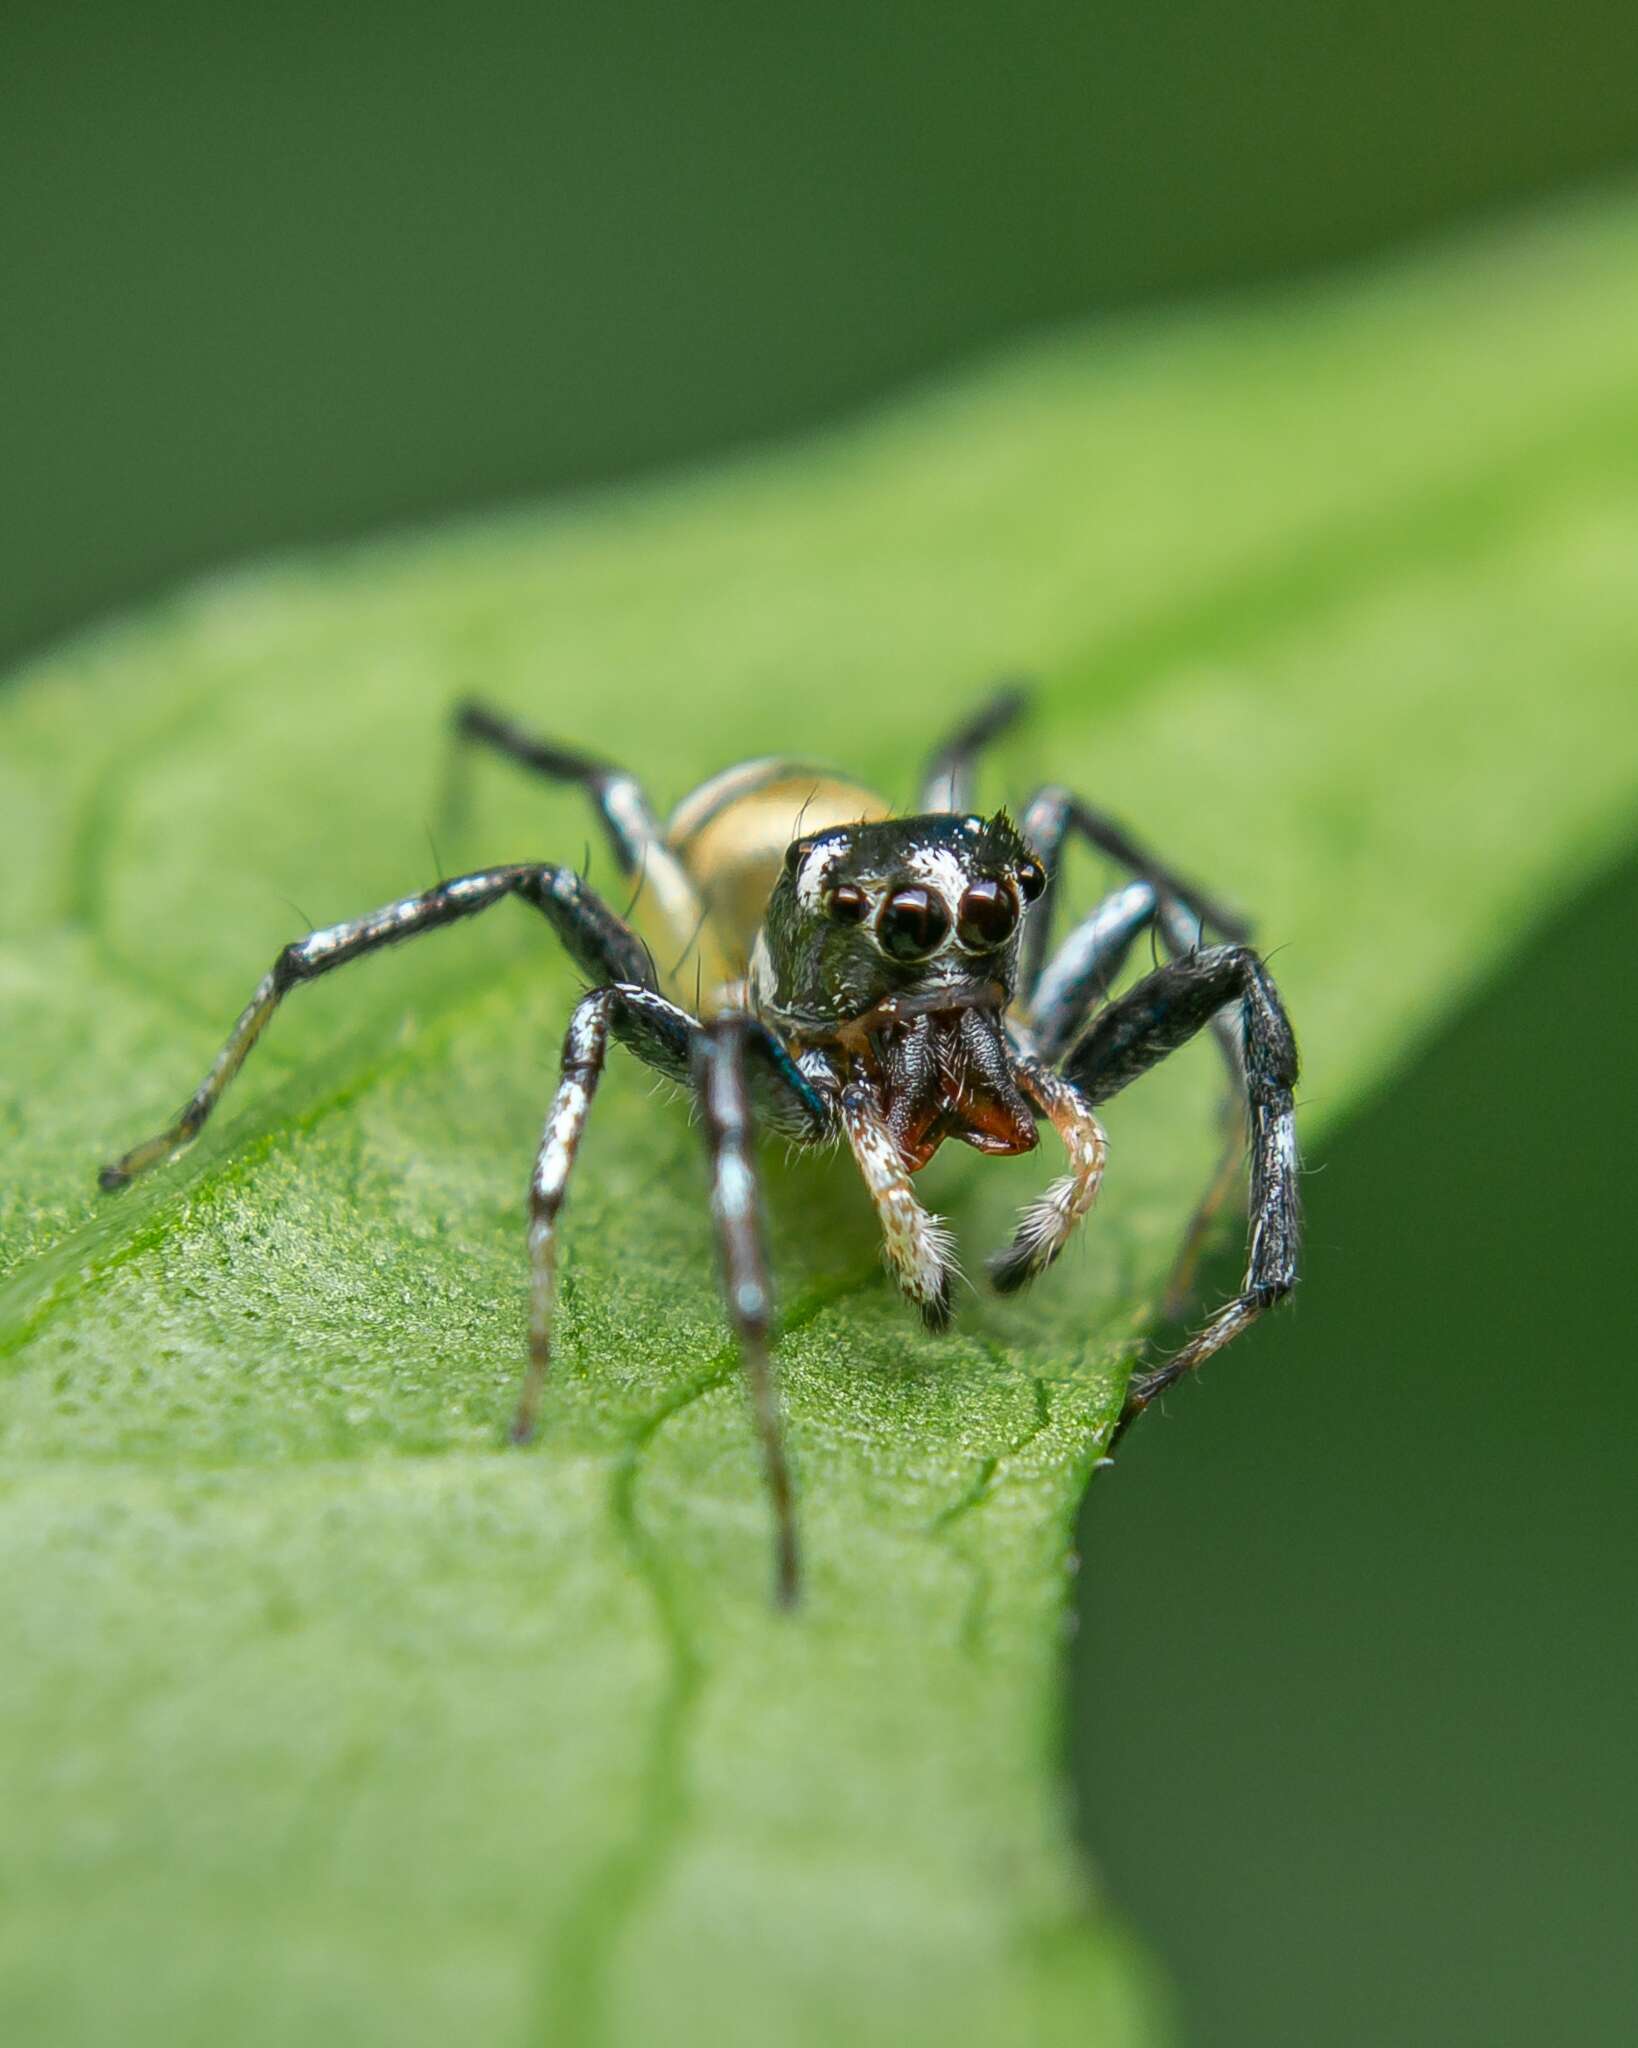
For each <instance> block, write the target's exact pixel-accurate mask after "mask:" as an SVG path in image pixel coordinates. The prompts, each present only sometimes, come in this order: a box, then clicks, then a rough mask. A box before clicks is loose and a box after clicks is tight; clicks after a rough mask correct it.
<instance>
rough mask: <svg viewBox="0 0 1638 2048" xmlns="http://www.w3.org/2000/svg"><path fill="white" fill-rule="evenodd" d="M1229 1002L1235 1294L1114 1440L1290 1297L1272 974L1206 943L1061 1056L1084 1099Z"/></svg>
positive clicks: (1293, 1217)
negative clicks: (1242, 1171) (1237, 1140)
mask: <svg viewBox="0 0 1638 2048" xmlns="http://www.w3.org/2000/svg"><path fill="white" fill-rule="evenodd" d="M1235 1002H1238V1004H1239V1006H1240V1015H1241V1036H1242V1042H1243V1045H1244V1057H1245V1099H1246V1107H1247V1110H1248V1112H1249V1118H1250V1127H1251V1235H1250V1245H1249V1249H1248V1253H1247V1261H1246V1273H1245V1278H1244V1281H1243V1282H1242V1284H1241V1289H1240V1292H1239V1293H1238V1294H1237V1295H1236V1296H1235V1297H1234V1298H1233V1300H1231V1301H1229V1302H1226V1303H1225V1304H1224V1305H1223V1306H1222V1307H1221V1308H1220V1309H1218V1310H1217V1311H1216V1313H1215V1314H1214V1315H1213V1316H1212V1317H1211V1319H1210V1321H1209V1322H1208V1323H1207V1324H1206V1326H1205V1328H1204V1329H1203V1330H1201V1331H1200V1332H1199V1333H1198V1334H1197V1335H1196V1336H1195V1337H1194V1338H1192V1339H1191V1340H1190V1342H1189V1343H1187V1344H1185V1345H1184V1346H1183V1348H1182V1350H1180V1351H1179V1352H1178V1353H1177V1354H1176V1356H1175V1357H1173V1358H1171V1359H1168V1360H1167V1362H1166V1363H1165V1364H1164V1365H1161V1366H1158V1367H1157V1368H1156V1369H1155V1370H1154V1371H1152V1372H1147V1373H1144V1374H1142V1375H1141V1376H1140V1377H1138V1378H1137V1379H1136V1380H1134V1382H1133V1383H1132V1386H1131V1387H1130V1389H1129V1390H1128V1392H1127V1397H1126V1406H1125V1408H1124V1410H1123V1411H1122V1414H1121V1420H1120V1423H1119V1425H1118V1427H1117V1430H1116V1435H1117V1437H1118V1436H1119V1434H1120V1433H1121V1431H1123V1430H1124V1429H1126V1428H1127V1427H1128V1426H1129V1425H1130V1423H1131V1422H1132V1421H1133V1420H1134V1418H1135V1417H1136V1416H1138V1415H1140V1414H1141V1413H1142V1412H1143V1410H1144V1409H1145V1408H1147V1407H1148V1405H1149V1403H1150V1402H1151V1401H1153V1400H1154V1399H1155V1397H1156V1395H1158V1394H1162V1393H1164V1392H1165V1390H1166V1389H1167V1388H1168V1387H1169V1386H1171V1385H1173V1384H1174V1383H1175V1382H1176V1381H1177V1380H1179V1379H1181V1378H1182V1377H1183V1375H1184V1374H1185V1373H1190V1372H1193V1371H1195V1370H1196V1369H1197V1368H1198V1367H1199V1366H1201V1365H1203V1364H1204V1363H1205V1361H1206V1360H1207V1359H1208V1358H1210V1357H1211V1356H1212V1354H1213V1353H1214V1352H1217V1351H1220V1350H1221V1349H1222V1348H1223V1346H1224V1345H1225V1344H1227V1343H1229V1342H1230V1340H1231V1339H1233V1338H1234V1337H1237V1336H1238V1335H1239V1334H1240V1332H1241V1331H1242V1330H1244V1329H1246V1328H1248V1327H1249V1326H1250V1325H1251V1324H1252V1323H1254V1322H1255V1321H1256V1320H1257V1318H1258V1317H1259V1316H1260V1315H1262V1314H1263V1312H1264V1311H1265V1310H1266V1309H1268V1308H1271V1307H1272V1306H1273V1305H1274V1303H1275V1302H1277V1301H1279V1300H1281V1299H1283V1297H1284V1296H1286V1295H1287V1294H1289V1293H1290V1292H1291V1289H1292V1288H1293V1287H1294V1286H1295V1284H1296V1279H1297V1253H1298V1250H1299V1247H1300V1244H1301V1239H1302V1216H1301V1208H1300V1204H1299V1199H1298V1187H1297V1176H1298V1162H1297V1136H1296V1121H1295V1115H1294V1110H1293V1104H1292V1090H1293V1089H1294V1088H1295V1086H1296V1082H1297V1046H1296V1040H1295V1038H1294V1037H1293V1036H1292V1031H1291V1025H1290V1022H1289V1020H1288V1019H1287V1017H1286V1014H1285V1009H1284V1006H1283V1005H1282V1003H1281V1001H1280V997H1279V991H1278V990H1277V989H1276V988H1275V986H1274V983H1273V981H1272V979H1271V978H1270V976H1269V974H1268V972H1267V970H1266V969H1265V968H1264V966H1263V964H1262V962H1261V961H1260V960H1259V959H1258V958H1257V956H1256V954H1255V953H1253V952H1252V951H1251V950H1250V949H1249V948H1248V947H1245V946H1212V947H1209V948H1208V949H1207V950H1205V951H1204V952H1197V953H1190V954H1187V955H1185V957H1184V958H1182V959H1180V960H1172V961H1169V962H1168V963H1167V964H1166V965H1165V966H1164V967H1160V968H1157V969H1156V970H1155V972H1154V973H1153V974H1150V975H1147V976H1145V978H1144V979H1143V980H1142V981H1140V982H1139V983H1138V984H1137V986H1136V987H1135V988H1133V989H1131V990H1130V991H1129V992H1128V993H1127V994H1126V995H1125V996H1123V997H1122V998H1121V999H1120V1001H1119V1002H1116V1003H1112V1004H1110V1006H1109V1007H1108V1008H1107V1009H1106V1010H1103V1011H1102V1012H1100V1013H1099V1015H1098V1016H1097V1017H1096V1018H1094V1020H1093V1022H1092V1024H1091V1025H1090V1027H1089V1028H1088V1030H1087V1031H1086V1033H1085V1035H1084V1036H1083V1037H1082V1038H1081V1039H1080V1040H1079V1041H1078V1042H1077V1043H1076V1044H1075V1046H1074V1047H1073V1048H1072V1049H1071V1051H1070V1053H1069V1055H1068V1057H1067V1059H1066V1060H1065V1061H1064V1063H1063V1064H1064V1072H1065V1074H1066V1076H1067V1077H1068V1079H1070V1080H1071V1081H1072V1082H1074V1083H1075V1085H1076V1086H1077V1087H1078V1088H1079V1089H1080V1091H1081V1093H1082V1095H1083V1096H1084V1097H1085V1098H1086V1100H1087V1101H1088V1102H1089V1103H1091V1104H1094V1105H1095V1104H1097V1103H1100V1102H1107V1101H1108V1100H1109V1098H1110V1097H1111V1096H1112V1095H1116V1094H1118V1093H1119V1092H1120V1090H1121V1089H1123V1088H1125V1087H1127V1086H1128V1085H1129V1084H1130V1083H1131V1082H1133V1081H1135V1080H1137V1079H1138V1077H1139V1076H1140V1075H1142V1074H1146V1073H1147V1072H1148V1071H1149V1069H1150V1068H1151V1067H1153V1066H1155V1065H1157V1064H1158V1063H1159V1062H1160V1061H1161V1060H1163V1059H1165V1057H1166V1056H1167V1054H1168V1053H1172V1052H1175V1051H1176V1050H1177V1049H1178V1047H1179V1046H1181V1045H1183V1044H1185V1043H1187V1041H1188V1040H1189V1039H1191V1038H1192V1037H1194V1036H1195V1034H1196V1033H1197V1032H1199V1031H1201V1030H1203V1029H1204V1028H1205V1027H1206V1026H1207V1025H1208V1024H1209V1023H1210V1022H1211V1020H1212V1018H1213V1017H1214V1016H1216V1015H1217V1013H1218V1012H1219V1011H1220V1010H1222V1009H1224V1008H1225V1007H1226V1006H1227V1005H1229V1004H1230V1003H1235Z"/></svg>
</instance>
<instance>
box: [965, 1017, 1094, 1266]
mask: <svg viewBox="0 0 1638 2048" xmlns="http://www.w3.org/2000/svg"><path fill="white" fill-rule="evenodd" d="M1013 1071H1014V1073H1015V1075H1016V1077H1017V1080H1018V1084H1019V1086H1020V1087H1021V1088H1022V1089H1023V1091H1024V1093H1025V1095H1027V1096H1028V1097H1029V1099H1030V1101H1031V1102H1032V1103H1033V1104H1034V1105H1035V1107H1036V1108H1037V1109H1038V1110H1040V1111H1041V1113H1042V1114H1043V1115H1044V1116H1045V1117H1047V1118H1048V1120H1049V1121H1050V1122H1051V1124H1052V1127H1053V1129H1054V1130H1055V1131H1056V1132H1057V1133H1058V1136H1059V1137H1060V1138H1061V1139H1062V1140H1063V1146H1064V1150H1065V1152H1067V1153H1068V1155H1069V1171H1068V1173H1066V1174H1064V1175H1063V1176H1062V1178H1061V1179H1059V1180H1055V1181H1054V1182H1053V1183H1052V1185H1051V1187H1049V1188H1048V1189H1047V1191H1046V1193H1045V1194H1043V1195H1039V1196H1037V1198H1036V1199H1035V1200H1034V1201H1033V1202H1031V1203H1030V1205H1029V1206H1028V1208H1026V1209H1025V1210H1024V1212H1023V1214H1022V1215H1021V1216H1020V1217H1019V1219H1018V1229H1017V1232H1016V1234H1015V1236H1014V1237H1013V1240H1012V1243H1011V1244H1010V1245H1009V1246H1008V1247H1007V1249H1006V1250H1005V1251H1004V1252H998V1253H997V1254H996V1256H995V1257H994V1258H993V1259H991V1261H990V1280H991V1283H992V1285H993V1286H994V1287H995V1288H996V1289H997V1291H998V1292H999V1293H1002V1294H1012V1293H1015V1292H1016V1291H1017V1289H1018V1288H1020V1287H1022V1286H1024V1285H1025V1284H1026V1283H1027V1282H1029V1281H1031V1280H1033V1279H1034V1278H1035V1277H1036V1275H1037V1274H1039V1273H1044V1272H1045V1271H1046V1269H1047V1267H1048V1266H1050V1265H1051V1264H1052V1262H1053V1260H1054V1259H1055V1258H1057V1256H1058V1254H1059V1253H1060V1252H1061V1251H1062V1250H1063V1248H1064V1246H1065V1245H1066V1244H1067V1243H1068V1242H1069V1239H1070V1236H1071V1234H1072V1233H1073V1231H1074V1229H1075V1226H1076V1224H1077V1223H1079V1222H1080V1220H1081V1218H1082V1217H1083V1216H1084V1215H1085V1214H1086V1212H1087V1211H1088V1210H1089V1209H1090V1208H1091V1207H1092V1204H1093V1203H1094V1202H1095V1201H1096V1200H1097V1199H1098V1188H1099V1186H1100V1185H1101V1183H1102V1180H1103V1167H1104V1160H1105V1157H1106V1156H1107V1153H1108V1144H1107V1141H1106V1140H1105V1138H1104V1135H1103V1126H1102V1125H1101V1124H1100V1123H1099V1122H1098V1120H1097V1118H1096V1117H1095V1116H1094V1115H1093V1113H1092V1106H1091V1104H1090V1103H1089V1102H1087V1101H1086V1100H1085V1098H1084V1097H1083V1096H1082V1094H1081V1092H1080V1090H1079V1089H1078V1088H1077V1087H1076V1086H1075V1084H1074V1083H1073V1082H1072V1081H1070V1080H1069V1079H1067V1078H1066V1076H1064V1075H1063V1074H1059V1073H1056V1072H1054V1071H1053V1069H1052V1068H1051V1067H1049V1066H1047V1065H1046V1064H1045V1062H1044V1061H1042V1060H1038V1059H1035V1058H1033V1057H1029V1056H1024V1057H1021V1058H1019V1060H1018V1061H1017V1063H1016V1065H1015V1067H1014V1070H1013Z"/></svg>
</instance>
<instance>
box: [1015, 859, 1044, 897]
mask: <svg viewBox="0 0 1638 2048" xmlns="http://www.w3.org/2000/svg"><path fill="white" fill-rule="evenodd" d="M1046 884H1047V878H1046V869H1045V868H1044V867H1042V865H1041V863H1040V862H1039V861H1038V860H1026V861H1025V862H1023V863H1022V865H1021V866H1020V867H1019V870H1018V893H1019V895H1020V896H1022V897H1023V899H1024V901H1025V902H1026V903H1034V902H1036V901H1037V900H1038V899H1039V897H1040V895H1041V892H1042V891H1043V890H1044V889H1045V887H1046Z"/></svg>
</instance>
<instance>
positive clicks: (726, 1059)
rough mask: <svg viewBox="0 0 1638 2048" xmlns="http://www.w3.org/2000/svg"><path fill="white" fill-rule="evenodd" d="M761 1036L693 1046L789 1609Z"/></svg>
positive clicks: (725, 1028) (714, 1214)
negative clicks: (760, 1151) (758, 1117)
mask: <svg viewBox="0 0 1638 2048" xmlns="http://www.w3.org/2000/svg"><path fill="white" fill-rule="evenodd" d="M757 1029H758V1027H757V1026H755V1025H753V1023H752V1022H751V1020H750V1019H749V1018H746V1017H743V1016H738V1015H729V1016H723V1017H717V1018H714V1019H713V1020H712V1021H711V1022H710V1023H709V1024H707V1025H706V1026H705V1027H704V1028H703V1030H701V1031H700V1032H699V1033H698V1034H697V1035H696V1037H695V1040H694V1085H695V1088H696V1090H697V1092H698V1095H699V1102H700V1108H701V1113H702V1121H703V1123H704V1127H705V1141H706V1145H707V1148H708V1150H709V1154H710V1161H711V1220H712V1222H713V1224H714V1225H715V1228H716V1235H717V1255H718V1261H719V1264H720V1267H721V1273H722V1291H723V1296H724V1299H725V1300H726V1303H727V1307H728V1319H729V1321H730V1323H731V1324H732V1325H733V1331H734V1337H735V1340H736V1341H737V1343H738V1346H739V1355H740V1361H741V1363H742V1364H743V1366H744V1368H745V1381H746V1385H747V1387H748V1389H749V1391H750V1396H751V1409H752V1412H753V1414H754V1415H755V1418H756V1428H757V1435H758V1437H759V1438H760V1439H761V1443H762V1463H763V1469H764V1472H765V1473H766V1475H767V1481H768V1497H769V1500H770V1502H771V1503H772V1506H773V1515H774V1549H775V1588H776V1597H777V1598H778V1601H779V1604H780V1605H781V1606H782V1607H789V1606H792V1605H793V1604H794V1603H795V1600H796V1595H797V1584H798V1561H797V1545H796V1506H795V1498H794V1494H793V1491H792V1487H791V1475H790V1467H789V1466H788V1465H787V1463H786V1461H785V1444H784V1433H783V1430H782V1428H781V1424H780V1415H779V1397H778V1393H777V1391H776V1390H775V1386H774V1375H773V1361H772V1358H771V1357H770V1355H769V1343H768V1339H769V1331H770V1328H771V1326H772V1322H773V1293H772V1289H771V1287H770V1285H769V1281H768V1260H767V1253H766V1250H765V1248H764V1245H763V1237H762V1218H761V1214H760V1203H759V1196H758V1186H757V1172H756V1158H755V1154H754V1151H753V1149H752V1140H753V1136H754V1127H753V1119H752V1114H751V1099H750V1089H749V1085H748V1074H747V1066H748V1057H747V1056H748V1054H749V1052H750V1049H751V1047H752V1045H753V1044H755V1043H756V1036H755V1034H756V1031H757Z"/></svg>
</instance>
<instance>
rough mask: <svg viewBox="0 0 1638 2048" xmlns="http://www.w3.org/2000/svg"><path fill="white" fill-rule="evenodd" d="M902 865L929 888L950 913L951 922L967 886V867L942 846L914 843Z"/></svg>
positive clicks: (953, 920)
mask: <svg viewBox="0 0 1638 2048" xmlns="http://www.w3.org/2000/svg"><path fill="white" fill-rule="evenodd" d="M905 866H906V867H907V868H908V869H909V870H910V872H911V874H912V875H914V876H915V878H916V880H917V881H918V882H920V883H921V884H922V885H923V887H925V888H928V889H931V890H932V891H933V893H934V895H935V896H937V897H939V898H940V899H941V901H942V902H943V904H944V907H945V909H946V910H947V911H948V912H949V913H950V922H951V923H952V924H954V922H955V918H956V911H957V909H958V907H959V906H960V903H961V899H962V896H963V895H964V894H965V893H966V888H967V881H968V876H967V870H966V869H965V868H964V867H963V866H962V865H961V862H960V861H959V860H957V859H956V857H955V855H954V854H953V853H950V852H949V851H947V849H946V848H944V847H942V846H918V847H917V848H916V850H915V852H914V853H912V854H911V856H910V858H909V859H908V860H907V861H906V862H905Z"/></svg>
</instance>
